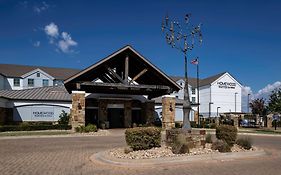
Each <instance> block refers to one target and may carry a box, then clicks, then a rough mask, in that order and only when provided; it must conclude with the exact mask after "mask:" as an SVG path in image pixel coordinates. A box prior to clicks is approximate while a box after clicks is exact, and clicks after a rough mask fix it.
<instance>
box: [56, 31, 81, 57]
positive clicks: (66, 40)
mask: <svg viewBox="0 0 281 175" xmlns="http://www.w3.org/2000/svg"><path fill="white" fill-rule="evenodd" d="M61 37H62V39H61V40H60V41H59V42H58V47H59V49H60V50H61V51H62V52H64V53H70V52H72V51H73V50H71V49H70V47H71V46H76V45H77V42H76V41H74V40H72V38H71V36H70V35H69V34H68V33H66V32H62V34H61Z"/></svg>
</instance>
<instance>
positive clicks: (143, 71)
mask: <svg viewBox="0 0 281 175" xmlns="http://www.w3.org/2000/svg"><path fill="white" fill-rule="evenodd" d="M147 71H148V70H147V69H143V70H142V71H141V72H140V73H138V74H137V75H136V76H134V78H133V79H132V80H131V81H130V83H129V84H131V83H132V82H134V81H136V80H137V79H138V78H139V77H140V76H142V75H143V74H145V72H147Z"/></svg>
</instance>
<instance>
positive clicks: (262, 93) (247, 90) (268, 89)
mask: <svg viewBox="0 0 281 175" xmlns="http://www.w3.org/2000/svg"><path fill="white" fill-rule="evenodd" d="M279 88H281V82H280V81H276V82H275V83H273V84H268V85H266V86H265V87H264V88H262V89H260V90H259V91H258V92H257V93H255V94H254V93H253V91H252V89H251V87H249V86H244V87H242V111H244V112H247V111H248V110H247V107H248V94H250V99H249V100H250V101H251V100H253V99H256V98H264V99H265V100H266V101H267V100H268V99H269V96H270V94H271V93H272V91H274V90H276V89H279Z"/></svg>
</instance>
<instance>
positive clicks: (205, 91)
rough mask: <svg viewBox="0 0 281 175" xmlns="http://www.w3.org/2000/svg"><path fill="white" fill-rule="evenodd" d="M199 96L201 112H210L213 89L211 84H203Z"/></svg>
mask: <svg viewBox="0 0 281 175" xmlns="http://www.w3.org/2000/svg"><path fill="white" fill-rule="evenodd" d="M199 91H200V92H199V98H200V114H203V115H204V113H208V112H209V102H210V99H211V89H210V86H209V85H207V86H203V87H200V89H199ZM205 115H206V114H205Z"/></svg>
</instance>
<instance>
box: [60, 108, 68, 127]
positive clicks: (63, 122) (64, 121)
mask: <svg viewBox="0 0 281 175" xmlns="http://www.w3.org/2000/svg"><path fill="white" fill-rule="evenodd" d="M59 118H60V119H59V120H58V123H59V124H61V125H68V123H69V119H70V115H69V114H68V113H66V112H65V111H64V110H62V112H61V114H60V116H59Z"/></svg>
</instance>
